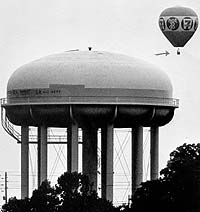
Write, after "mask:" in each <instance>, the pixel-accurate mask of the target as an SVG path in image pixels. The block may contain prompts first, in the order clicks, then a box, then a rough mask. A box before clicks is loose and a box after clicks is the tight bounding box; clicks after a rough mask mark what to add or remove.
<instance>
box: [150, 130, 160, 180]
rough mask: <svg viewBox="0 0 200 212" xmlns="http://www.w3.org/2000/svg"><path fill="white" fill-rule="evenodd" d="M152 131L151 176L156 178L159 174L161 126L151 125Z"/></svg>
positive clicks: (153, 178) (152, 178)
mask: <svg viewBox="0 0 200 212" xmlns="http://www.w3.org/2000/svg"><path fill="white" fill-rule="evenodd" d="M150 133H151V140H150V178H151V180H156V179H158V175H159V128H158V127H151V130H150Z"/></svg>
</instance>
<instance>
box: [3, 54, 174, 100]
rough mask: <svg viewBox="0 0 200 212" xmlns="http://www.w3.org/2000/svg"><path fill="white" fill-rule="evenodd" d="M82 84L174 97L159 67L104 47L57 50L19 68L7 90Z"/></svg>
mask: <svg viewBox="0 0 200 212" xmlns="http://www.w3.org/2000/svg"><path fill="white" fill-rule="evenodd" d="M51 85H68V86H69V85H70V86H71V85H75V86H77V85H82V86H84V88H94V89H95V88H97V89H137V90H141V89H142V90H153V91H156V90H157V91H163V92H164V97H165V98H166V97H169V98H171V96H172V84H171V82H170V79H169V78H168V76H167V75H166V74H165V73H164V72H163V71H162V70H160V69H159V68H157V67H155V66H154V65H152V64H149V63H147V62H144V61H142V60H139V59H136V58H132V57H129V56H126V55H122V54H116V53H108V52H100V51H68V52H63V53H60V54H53V55H50V56H46V57H43V58H41V59H38V60H35V61H33V62H30V63H28V64H26V65H23V66H22V67H20V68H18V69H17V70H16V71H15V72H14V73H13V74H12V76H11V77H10V79H9V81H8V85H7V90H8V91H12V90H16V89H37V88H49V87H50V86H51Z"/></svg>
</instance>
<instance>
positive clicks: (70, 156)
mask: <svg viewBox="0 0 200 212" xmlns="http://www.w3.org/2000/svg"><path fill="white" fill-rule="evenodd" d="M67 171H68V172H78V125H77V124H74V123H72V124H71V125H70V126H69V127H68V128H67Z"/></svg>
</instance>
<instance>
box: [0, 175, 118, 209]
mask: <svg viewBox="0 0 200 212" xmlns="http://www.w3.org/2000/svg"><path fill="white" fill-rule="evenodd" d="M114 210H115V208H114V206H113V204H112V203H111V202H110V201H107V200H105V199H102V198H99V197H98V195H97V193H96V191H95V190H92V184H91V183H90V181H89V178H88V177H87V176H86V175H84V174H80V173H77V172H73V173H68V172H65V173H64V174H62V175H61V176H60V177H59V178H58V182H57V184H56V185H55V186H54V187H52V186H51V185H50V182H49V181H44V182H42V184H41V185H40V186H39V188H38V189H36V190H34V191H33V194H32V197H31V198H30V199H28V198H27V199H24V200H18V199H16V198H15V197H14V198H11V199H9V202H8V203H7V204H5V205H3V207H2V211H3V212H83V211H84V212H112V211H114Z"/></svg>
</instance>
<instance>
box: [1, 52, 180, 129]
mask: <svg viewBox="0 0 200 212" xmlns="http://www.w3.org/2000/svg"><path fill="white" fill-rule="evenodd" d="M177 106H178V105H177V100H175V99H173V97H172V84H171V81H170V79H169V77H168V76H167V75H166V74H165V73H164V72H163V71H162V70H161V69H159V68H157V67H156V66H154V65H152V64H149V63H147V62H145V61H142V60H140V59H136V58H132V57H129V56H126V55H121V54H116V53H108V52H100V51H68V52H64V53H60V54H54V55H50V56H46V57H43V58H41V59H38V60H35V61H33V62H30V63H28V64H26V65H23V66H22V67H20V68H18V69H17V70H16V71H15V72H14V73H13V74H12V76H11V77H10V79H9V81H8V85H7V103H6V104H5V105H4V107H5V108H6V113H7V117H8V118H9V120H10V121H11V122H12V123H13V124H16V125H29V126H39V125H41V124H45V125H46V126H49V127H51V126H52V127H53V126H55V127H66V126H67V125H68V124H69V123H70V122H71V121H73V120H75V121H77V122H78V123H79V125H80V126H81V125H82V124H83V123H87V122H88V123H89V122H93V123H95V125H97V126H101V125H102V124H104V123H106V122H113V123H114V125H115V126H116V127H129V126H133V125H135V124H140V125H143V126H151V125H159V126H160V125H164V124H166V123H168V122H169V121H170V120H171V119H172V117H173V114H174V109H175V108H176V107H177Z"/></svg>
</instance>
